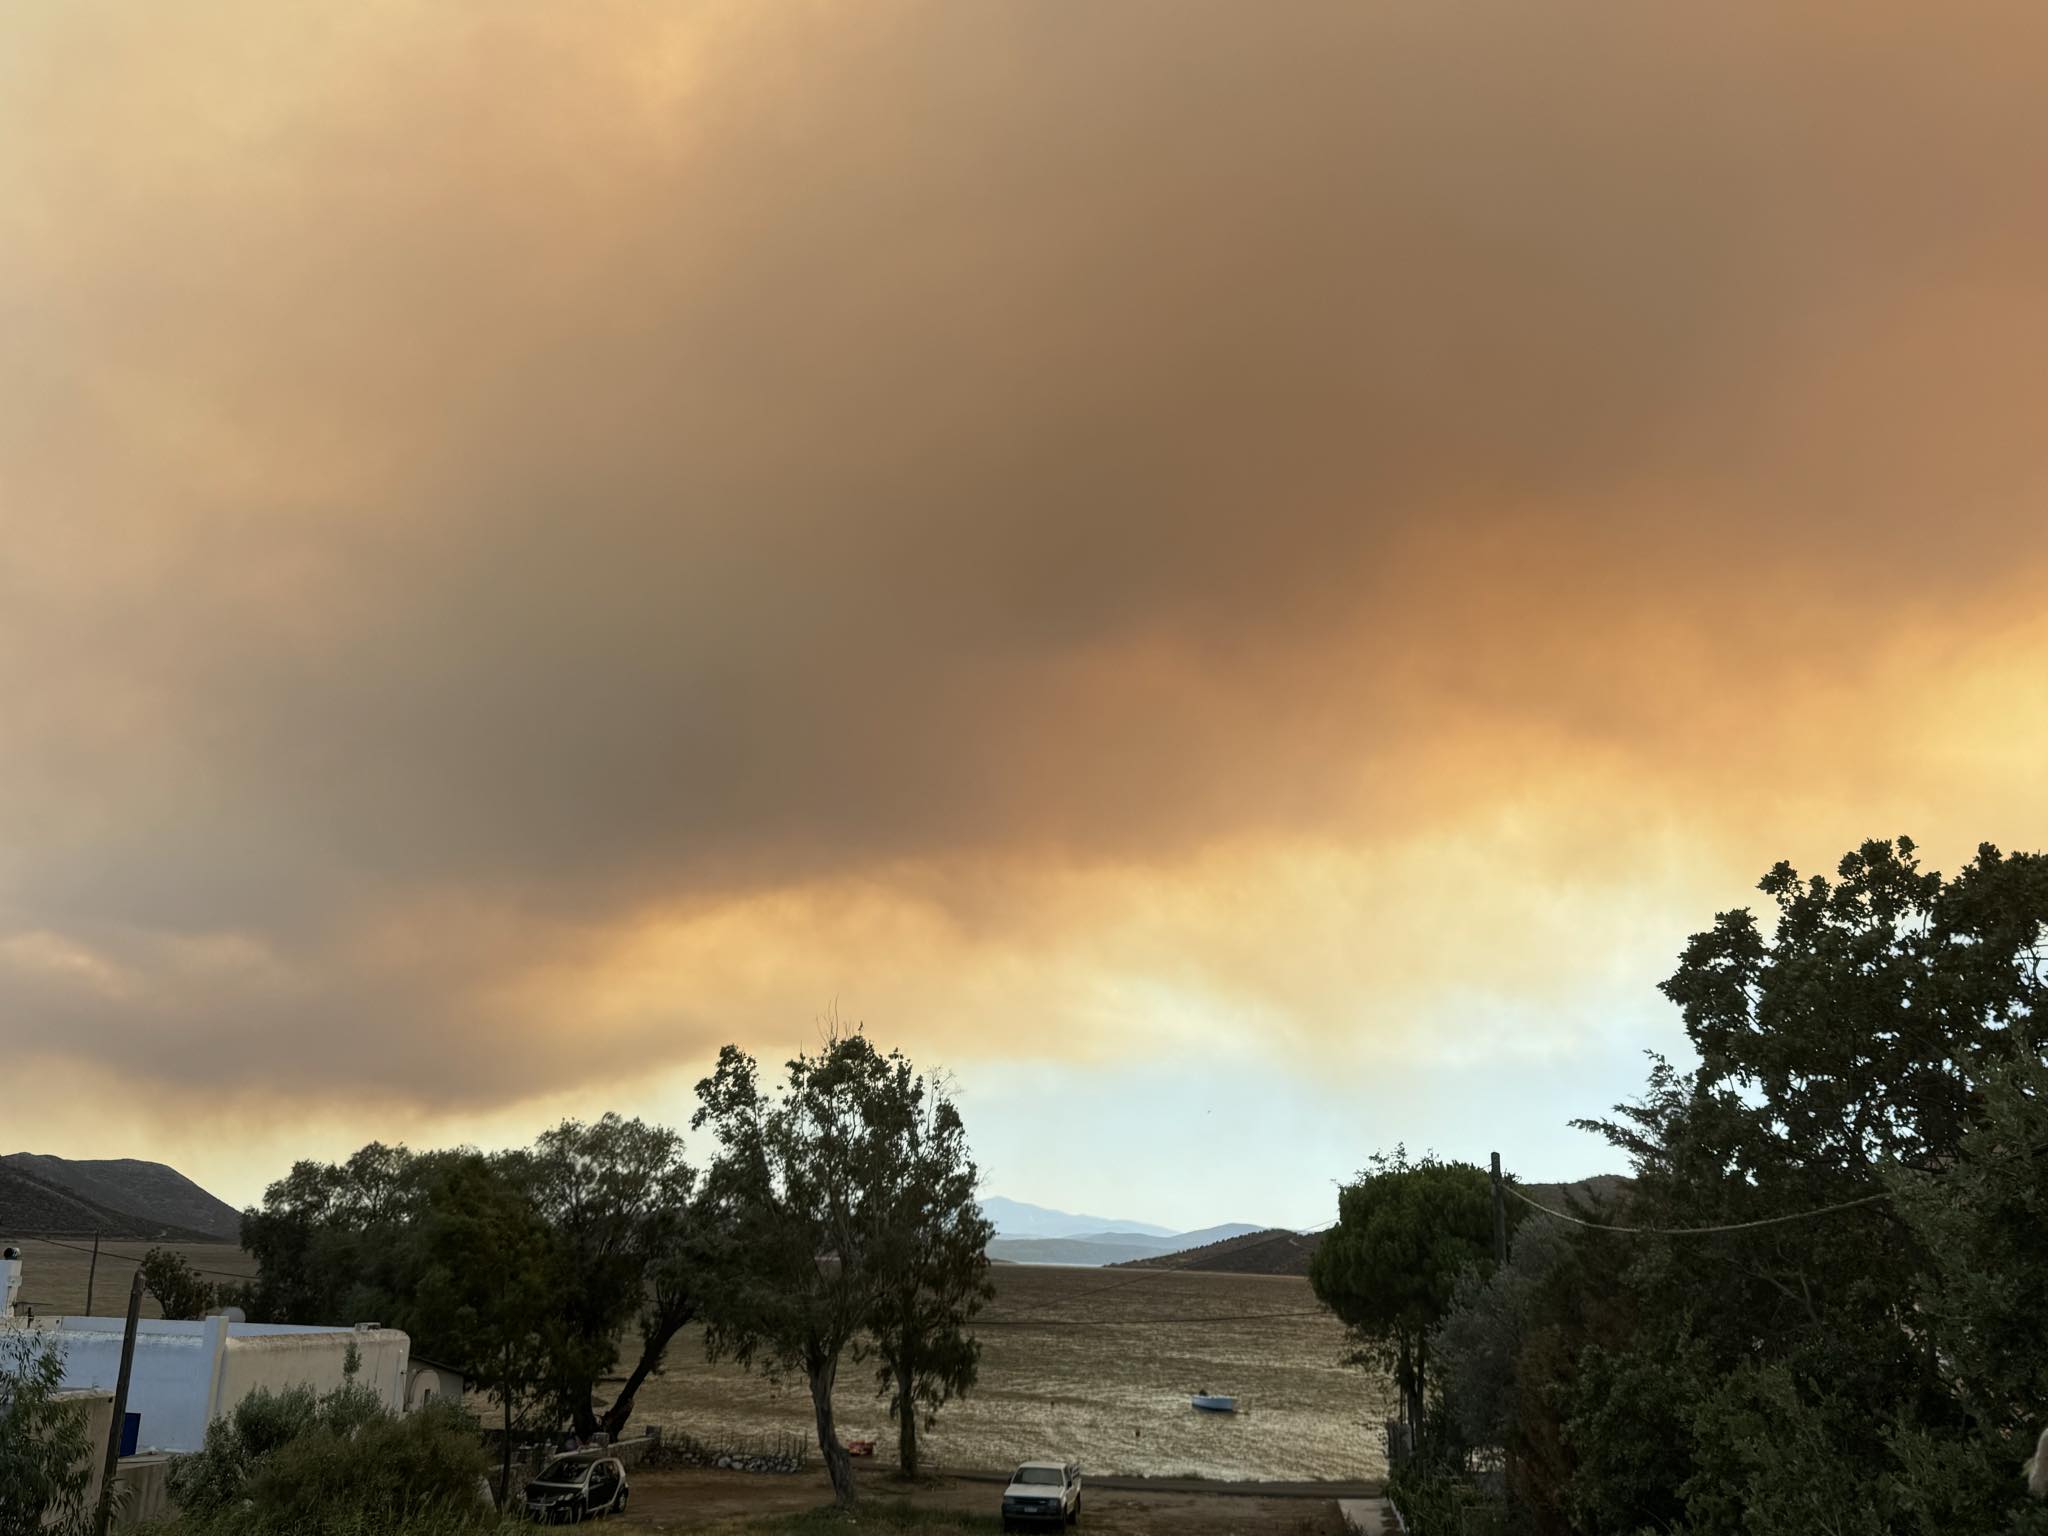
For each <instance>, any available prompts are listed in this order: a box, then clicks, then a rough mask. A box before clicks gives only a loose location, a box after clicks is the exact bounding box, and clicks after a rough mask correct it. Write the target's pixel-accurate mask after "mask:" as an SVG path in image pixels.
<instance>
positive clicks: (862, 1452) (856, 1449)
mask: <svg viewBox="0 0 2048 1536" xmlns="http://www.w3.org/2000/svg"><path fill="white" fill-rule="evenodd" d="M846 1454H847V1455H849V1456H872V1455H874V1454H875V1442H874V1441H872V1440H849V1441H847V1442H846Z"/></svg>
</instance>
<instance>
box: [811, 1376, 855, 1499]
mask: <svg viewBox="0 0 2048 1536" xmlns="http://www.w3.org/2000/svg"><path fill="white" fill-rule="evenodd" d="M838 1374H839V1362H838V1361H837V1360H832V1361H829V1362H824V1363H817V1364H813V1365H812V1366H811V1369H810V1378H811V1409H812V1411H813V1412H814V1413H816V1415H817V1417H818V1450H819V1451H820V1452H821V1453H822V1454H823V1456H824V1458H825V1475H826V1476H827V1477H829V1478H831V1479H832V1497H833V1499H834V1500H836V1501H837V1502H838V1504H839V1506H840V1507H841V1508H842V1509H850V1508H852V1506H853V1501H854V1492H855V1490H854V1486H853V1458H852V1457H851V1456H849V1455H847V1454H846V1447H845V1446H843V1445H841V1444H840V1443H839V1431H838V1430H837V1429H835V1428H834V1427H833V1425H832V1383H833V1380H834V1379H835V1378H836V1377H837V1376H838Z"/></svg>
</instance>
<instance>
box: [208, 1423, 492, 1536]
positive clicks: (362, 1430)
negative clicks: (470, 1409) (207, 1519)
mask: <svg viewBox="0 0 2048 1536" xmlns="http://www.w3.org/2000/svg"><path fill="white" fill-rule="evenodd" d="M485 1466H486V1458H485V1456H484V1451H483V1447H482V1445H481V1444H480V1443H479V1442H478V1440H477V1437H476V1431H475V1430H474V1428H472V1427H471V1425H470V1424H469V1422H468V1420H467V1419H465V1418H464V1417H463V1416H462V1414H461V1413H460V1412H459V1411H458V1410H457V1409H455V1408H454V1407H453V1406H452V1405H449V1404H444V1403H436V1404H431V1405H429V1406H428V1407H427V1408H425V1409H422V1410H421V1411H420V1412H418V1413H413V1414H409V1415H407V1416H406V1417H404V1418H394V1417H392V1416H390V1415H389V1414H379V1415H377V1416H376V1417H374V1418H371V1419H368V1420H366V1421H364V1422H362V1423H360V1424H358V1425H357V1426H356V1427H355V1428H354V1429H352V1430H346V1431H344V1430H341V1429H337V1428H336V1427H334V1426H333V1425H330V1424H319V1425H316V1426H315V1427H314V1428H313V1429H312V1430H311V1431H310V1432H308V1433H306V1434H303V1435H300V1436H299V1437H298V1438H296V1439H294V1440H292V1441H291V1442H290V1443H288V1444H286V1445H284V1446H282V1447H280V1448H279V1449H278V1450H277V1451H276V1452H275V1453H274V1454H272V1455H271V1456H269V1457H267V1458H265V1460H264V1462H263V1465H262V1466H261V1468H259V1469H258V1471H257V1473H256V1475H255V1476H254V1477H253V1478H252V1479H251V1480H250V1482H249V1502H250V1512H251V1514H252V1516H253V1517H254V1519H255V1523H257V1524H258V1525H260V1526H261V1527H263V1528H266V1529H270V1530H275V1531H278V1532H291V1533H294V1536H299V1533H305V1536H316V1533H322V1532H329V1531H332V1532H335V1533H337V1536H340V1533H344V1532H346V1533H350V1536H353V1533H356V1532H397V1531H400V1530H403V1529H407V1528H409V1526H410V1525H411V1524H412V1523H414V1522H417V1521H419V1520H421V1519H422V1518H427V1519H432V1520H433V1521H434V1522H435V1523H436V1524H437V1525H438V1524H440V1523H441V1522H442V1521H444V1520H445V1521H448V1522H450V1523H454V1524H465V1523H469V1524H475V1523H483V1522H485V1521H495V1520H496V1518H497V1514H496V1511H495V1509H494V1508H493V1507H492V1506H491V1505H490V1503H489V1502H488V1500H487V1497H486V1495H485V1494H484V1493H483V1491H482V1490H483V1487H484V1478H485Z"/></svg>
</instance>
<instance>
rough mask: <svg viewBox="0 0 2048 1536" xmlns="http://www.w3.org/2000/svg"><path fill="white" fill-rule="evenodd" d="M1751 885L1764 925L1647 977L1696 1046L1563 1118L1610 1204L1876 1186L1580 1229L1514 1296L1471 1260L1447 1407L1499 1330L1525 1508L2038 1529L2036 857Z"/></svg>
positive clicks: (2045, 1201)
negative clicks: (1461, 1367) (1621, 1155)
mask: <svg viewBox="0 0 2048 1536" xmlns="http://www.w3.org/2000/svg"><path fill="white" fill-rule="evenodd" d="M1761 889H1762V890H1763V891H1764V892H1765V894H1766V895H1767V896H1769V897H1770V899H1771V900H1772V902H1773V903H1774V905H1775V908H1776V912H1775V921H1774V923H1773V924H1771V925H1770V927H1769V929H1768V930H1767V929H1766V928H1765V926H1763V925H1761V924H1759V922H1758V921H1757V919H1756V918H1755V917H1754V916H1753V915H1752V914H1751V913H1749V912H1747V911H1737V912H1724V913H1721V914H1719V915H1718V916H1717V917H1716V919H1715V921H1714V924H1713V926H1712V927H1711V928H1710V929H1709V930H1707V931H1705V932H1703V933H1700V934H1697V935H1695V936H1694V937H1693V938H1692V940H1691V941H1690V942H1689V943H1688V945H1687V946H1686V949H1685V952H1684V955H1683V957H1682V959H1681V961H1680V964H1679V968H1678V970H1677V971H1676V972H1675V973H1674V974H1673V976H1672V977H1671V978H1670V980H1669V981H1667V982H1666V983H1665V985H1664V991H1665V992H1666V994H1667V995H1668V996H1669V997H1670V998H1671V999H1672V1000H1673V1001H1674V1002H1675V1003H1677V1004H1678V1005H1679V1007H1680V1009H1681V1011H1682V1013H1683V1016H1684V1020H1685V1026H1686V1031H1687V1034H1688V1037H1689V1038H1690V1040H1691V1043H1692V1045H1693V1047H1694V1049H1695V1051H1696V1052H1697V1054H1698V1065H1697V1066H1696V1067H1695V1068H1693V1069H1692V1070H1690V1071H1681V1070H1679V1069H1677V1068H1675V1067H1673V1066H1672V1065H1670V1064H1669V1063H1667V1062H1664V1061H1662V1060H1656V1059H1653V1065H1652V1070H1651V1074H1650V1081H1649V1084H1648V1087H1647V1090H1646V1092H1645V1093H1644V1095H1643V1097H1642V1098H1641V1099H1640V1100H1639V1101H1638V1102H1637V1103H1634V1104H1631V1105H1628V1106H1624V1107H1623V1108H1622V1109H1621V1110H1619V1111H1618V1112H1617V1116H1616V1118H1615V1119H1614V1120H1612V1121H1607V1122H1594V1123H1592V1125H1591V1127H1590V1128H1593V1129H1596V1130H1600V1131H1602V1132H1604V1133H1605V1134H1606V1135H1607V1136H1608V1137H1609V1138H1610V1139H1611V1140H1612V1141H1613V1142H1614V1143H1615V1145H1617V1146H1619V1147H1621V1148H1623V1149H1625V1150H1626V1151H1627V1152H1628V1154H1629V1155H1630V1158H1631V1160H1632V1162H1633V1164H1634V1169H1635V1181H1634V1185H1633V1188H1632V1190H1631V1193H1630V1195H1629V1203H1628V1207H1627V1210H1626V1212H1625V1213H1624V1214H1623V1215H1622V1217H1621V1219H1622V1220H1625V1221H1627V1222H1631V1223H1635V1224H1638V1225H1643V1226H1654V1227H1669V1228H1699V1227H1709V1226H1723V1225H1727V1224H1734V1223H1743V1222H1755V1221H1761V1220H1766V1219H1769V1218H1774V1217H1778V1216H1782V1215H1786V1214H1788V1213H1808V1212H1813V1211H1815V1210H1817V1209H1818V1208H1821V1207H1826V1206H1833V1205H1836V1204H1839V1203H1842V1202H1847V1201H1853V1200H1859V1199H1861V1198H1863V1197H1865V1196H1868V1195H1870V1194H1872V1193H1873V1192H1886V1193H1889V1194H1890V1195H1891V1197H1892V1198H1891V1199H1889V1200H1887V1201H1879V1202H1876V1203H1872V1204H1863V1205H1858V1206H1855V1207H1853V1208H1849V1209H1842V1210H1837V1211H1834V1212H1832V1213H1830V1214H1826V1215H1820V1216H1815V1217H1812V1218H1811V1219H1800V1220H1796V1221H1792V1222H1786V1223H1781V1224H1776V1225H1768V1226H1761V1227H1754V1228H1750V1229H1747V1230H1736V1231H1725V1232H1716V1233H1711V1234H1700V1235H1691V1236H1685V1237H1678V1238H1659V1237H1648V1236H1637V1237H1625V1238H1624V1237H1612V1236H1605V1235H1602V1234H1595V1233H1576V1234H1574V1235H1573V1236H1572V1237H1571V1238H1570V1239H1569V1246H1570V1248H1571V1249H1572V1250H1573V1255H1574V1256H1573V1257H1572V1258H1571V1259H1569V1260H1567V1261H1565V1262H1564V1263H1563V1264H1561V1265H1560V1266H1559V1268H1558V1269H1557V1271H1556V1272H1557V1273H1559V1274H1569V1275H1571V1276H1573V1277H1574V1278H1573V1282H1572V1284H1570V1285H1569V1286H1561V1287H1551V1288H1548V1289H1545V1288H1542V1287H1539V1288H1537V1289H1536V1290H1535V1291H1534V1292H1530V1293H1526V1294H1525V1295H1524V1296H1523V1298H1522V1300H1521V1301H1519V1302H1518V1301H1516V1300H1515V1299H1514V1298H1513V1296H1512V1295H1511V1294H1510V1293H1509V1292H1507V1291H1502V1292H1501V1293H1500V1294H1499V1295H1497V1296H1495V1297H1492V1298H1489V1297H1487V1296H1486V1295H1484V1294H1483V1293H1482V1292H1480V1291H1477V1290H1474V1289H1473V1288H1472V1286H1471V1285H1470V1283H1469V1282H1468V1285H1467V1287H1466V1289H1464V1290H1462V1291H1461V1292H1460V1304H1461V1307H1463V1308H1464V1309H1466V1311H1467V1312H1468V1313H1469V1314H1470V1315H1469V1316H1466V1317H1464V1318H1463V1319H1462V1320H1455V1321H1454V1322H1453V1324H1452V1325H1451V1327H1450V1328H1449V1329H1447V1333H1446V1341H1447V1342H1446V1343H1445V1345H1444V1346H1442V1347H1444V1348H1446V1349H1448V1350H1450V1351H1451V1352H1452V1353H1454V1354H1458V1353H1460V1352H1462V1354H1463V1357H1466V1358H1468V1359H1469V1361H1470V1362H1474V1363H1475V1369H1477V1368H1478V1367H1481V1366H1483V1369H1480V1370H1479V1371H1478V1376H1477V1377H1476V1378H1475V1379H1476V1380H1477V1382H1478V1385H1477V1386H1474V1384H1473V1383H1472V1382H1465V1381H1461V1384H1460V1391H1462V1392H1467V1393H1473V1394H1474V1400H1473V1401H1471V1402H1469V1403H1467V1404H1465V1405H1463V1409H1462V1411H1466V1412H1468V1413H1469V1416H1470V1418H1471V1420H1472V1422H1473V1423H1474V1424H1475V1425H1477V1424H1481V1423H1485V1422H1492V1423H1496V1424H1497V1423H1500V1422H1501V1418H1500V1415H1499V1413H1498V1411H1497V1410H1498V1398H1497V1395H1496V1396H1491V1397H1490V1396H1488V1392H1489V1391H1490V1390H1492V1389H1493V1388H1496V1387H1498V1386H1499V1384H1500V1382H1501V1370H1500V1368H1501V1361H1502V1359H1503V1358H1504V1357H1505V1355H1506V1354H1507V1353H1508V1348H1509V1346H1508V1343H1507V1342H1506V1341H1507V1340H1512V1341H1513V1344H1514V1359H1515V1365H1514V1369H1513V1372H1512V1376H1511V1380H1510V1381H1509V1383H1508V1385H1509V1386H1510V1388H1511V1393H1512V1405H1513V1406H1512V1410H1511V1414H1510V1416H1509V1418H1508V1422H1507V1425H1506V1428H1507V1442H1508V1444H1509V1446H1510V1448H1511V1449H1514V1450H1515V1451H1516V1454H1517V1457H1518V1458H1520V1457H1522V1456H1523V1455H1524V1454H1526V1457H1527V1462H1526V1464H1525V1466H1524V1475H1523V1476H1522V1477H1521V1478H1520V1479H1518V1482H1517V1493H1518V1503H1519V1508H1520V1512H1522V1513H1524V1514H1526V1515H1527V1516H1528V1517H1529V1526H1530V1529H1532V1530H1537V1531H1546V1532H1547V1531H1551V1530H1565V1529H1570V1530H1576V1531H1587V1532H1634V1531H1638V1530H1684V1531H1687V1532H1690V1533H1693V1536H1710V1533H1712V1536H1721V1533H1727V1536H1736V1533H1744V1536H1747V1533H1753V1532H1761V1531H1779V1530H1799V1531H1808V1530H1811V1531H1826V1532H1840V1533H1864V1532H1878V1531H1886V1532H1891V1531H1903V1532H1924V1533H1927V1536H1932V1533H1934V1532H1937V1531H1943V1532H1946V1531H1957V1530H1973V1531H1976V1530H1982V1531H1990V1530H2002V1531H2039V1530H2043V1529H2048V1511H2044V1510H2043V1509H2042V1507H2041V1506H2039V1505H2033V1504H2030V1503H2028V1502H2027V1501H2026V1500H2025V1499H2024V1497H2023V1496H2022V1490H2021V1482H2020V1478H2019V1470H2018V1469H2019V1465H2020V1462H2021V1461H2022V1459H2023V1458H2024V1457H2025V1456H2026V1454H2027V1452H2028V1450H2029V1449H2030V1448H2031V1446H2032V1441H2033V1435H2034V1434H2035V1433H2036V1432H2037V1431H2038V1429H2039V1425H2040V1422H2041V1416H2042V1415H2043V1414H2044V1413H2048V1273H2044V1270H2048V1266H2044V1264H2043V1247H2042V1238H2041V1233H2042V1231H2043V1230H2044V1226H2043V1216H2044V1214H2048V1158H2044V1157H2043V1155H2042V1154H2043V1153H2044V1152H2048V1111H2044V1108H2043V1105H2044V1092H2048V1063H2044V1061H2043V1057H2042V1050H2041V1040H2042V1037H2041V1035H2040V1033H2039V1029H2040V1024H2039V1021H2040V1020H2041V1019H2042V1017H2043V1013H2042V1007H2043V1004H2044V1003H2048V984H2044V971H2043V965H2042V960H2041V945H2042V941H2043V937H2044V934H2048V861H2044V860H2043V859H2042V858H2041V857H2039V856H2035V855H2020V856H2015V857H2010V858H2008V857H2006V856H2004V855H2002V854H2001V853H2000V852H1999V851H1998V850H1997V849H1995V848H1991V847H1989V846H1986V847H1983V848H1980V849H1979V851H1978V855H1977V858H1976V859H1975V860H1974V861H1973V862H1972V863H1971V864H1970V865H1969V866H1967V867H1966V868H1965V869H1964V870H1963V871H1962V872H1961V873H1959V874H1958V875H1957V876H1955V877H1954V878H1953V879H1948V880H1945V879H1943V877H1941V876H1940V875H1938V874H1934V873H1931V872H1928V871H1924V870H1922V869H1921V868H1920V867H1919V864H1918V861H1917V856H1916V851H1915V849H1914V847H1913V845H1912V843H1911V842H1910V841H1908V840H1906V839H1900V840H1898V841H1897V842H1896V843H1884V842H1871V843H1865V844H1864V845H1863V846H1862V847H1861V848H1859V849H1858V850H1857V851H1856V852H1855V853H1852V854H1850V855H1848V856H1847V857H1845V858H1844V859H1843V860H1842V861H1841V864H1840V866H1839V871H1838V875H1837V877H1836V878H1835V879H1834V880H1826V879H1820V878H1814V879H1802V878H1800V877H1799V876H1798V875H1797V874H1796V873H1795V872H1794V871H1793V870H1792V869H1791V868H1790V867H1789V866H1787V865H1783V864H1781V865H1779V866H1777V867H1776V868H1775V869H1773V870H1772V871H1771V873H1770V874H1769V875H1768V876H1766V877H1765V879H1764V880H1763V882H1762V885H1761ZM1531 1297H1533V1302H1531V1301H1530V1298H1531ZM1525 1303H1527V1304H1525ZM1451 1339H1456V1340H1457V1342H1456V1343H1451V1342H1449V1341H1450V1340H1451Z"/></svg>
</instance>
